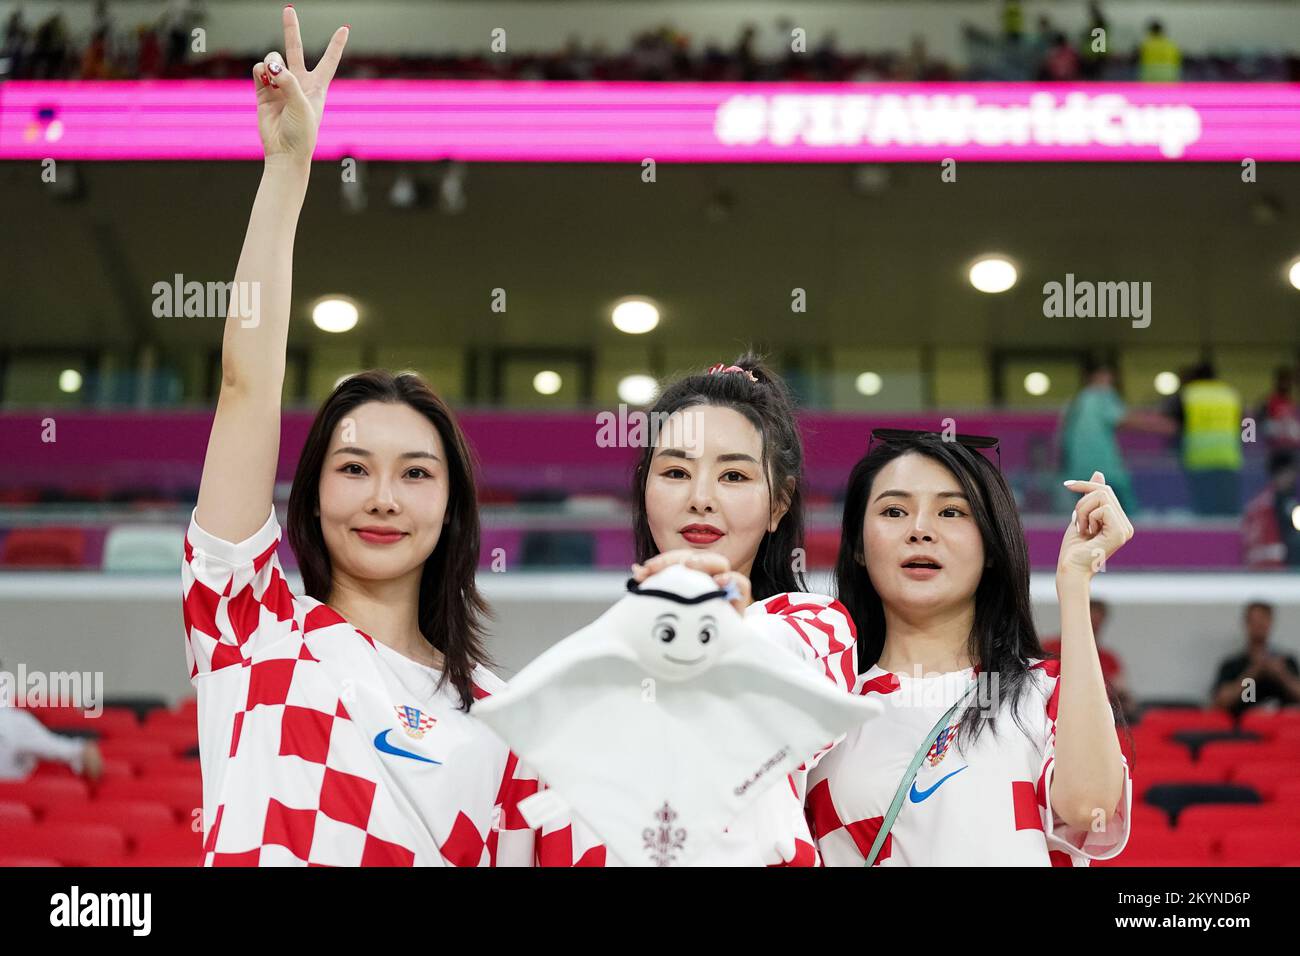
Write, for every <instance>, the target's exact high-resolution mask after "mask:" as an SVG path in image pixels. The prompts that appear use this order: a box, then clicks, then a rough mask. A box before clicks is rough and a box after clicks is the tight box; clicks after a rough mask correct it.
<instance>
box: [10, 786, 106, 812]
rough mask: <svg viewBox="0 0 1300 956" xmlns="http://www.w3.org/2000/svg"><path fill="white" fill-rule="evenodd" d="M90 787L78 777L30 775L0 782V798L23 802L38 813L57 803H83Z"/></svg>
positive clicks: (88, 796)
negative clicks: (26, 777) (22, 778)
mask: <svg viewBox="0 0 1300 956" xmlns="http://www.w3.org/2000/svg"><path fill="white" fill-rule="evenodd" d="M89 799H90V788H89V787H88V786H86V782H85V781H84V780H82V779H81V778H80V777H67V778H60V777H31V778H29V779H27V780H6V781H3V782H0V800H4V801H7V802H13V803H25V804H26V805H27V806H29V807H31V808H32V809H33V810H35V811H36V813H37V814H38V815H39V814H41V813H44V812H45V809H46V808H47V807H49V806H51V805H53V804H57V803H84V802H85V801H87V800H89Z"/></svg>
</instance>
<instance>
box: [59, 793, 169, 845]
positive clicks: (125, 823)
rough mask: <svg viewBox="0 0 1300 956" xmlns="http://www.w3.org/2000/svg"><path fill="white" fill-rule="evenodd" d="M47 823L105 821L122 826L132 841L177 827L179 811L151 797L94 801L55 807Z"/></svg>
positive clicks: (115, 825)
mask: <svg viewBox="0 0 1300 956" xmlns="http://www.w3.org/2000/svg"><path fill="white" fill-rule="evenodd" d="M45 822H46V823H102V824H105V825H107V826H114V827H117V828H118V829H120V830H121V831H122V832H123V833H124V834H126V837H127V839H128V840H132V841H137V842H138V841H139V840H140V838H141V837H144V836H148V835H150V834H153V833H157V832H158V831H160V830H161V831H166V830H170V829H172V828H173V827H175V826H176V814H175V813H174V812H173V811H172V808H171V807H169V806H168V805H167V804H165V803H158V802H156V801H148V800H120V799H109V800H92V801H90V802H89V803H86V804H82V805H79V806H77V805H72V804H63V805H62V806H57V807H51V808H50V810H49V812H48V813H46V814H45Z"/></svg>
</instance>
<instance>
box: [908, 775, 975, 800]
mask: <svg viewBox="0 0 1300 956" xmlns="http://www.w3.org/2000/svg"><path fill="white" fill-rule="evenodd" d="M965 769H966V768H965V767H958V768H957V769H956V770H954V771H953V772H952V773H950V774H948V775H947V776H946V777H940V778H939V783H936V784H935V785H934V786H932V787H930V788H929V789H928V790H917V789H916V781H915V780H913V781H912V792H911V793H909V794H908V795H907V796H908V798H909V799H910V800H911V801H912V802H913V803H920V802H921V801H922V800H924V799H925V798H926V797H928V796H929V795H930V794H932V793H934V792H935V791H936V790H938V789H939V786H940V784H942V783H943V782H944V781H945V780H947V779H948V777H955V776H957V774H959V773H961V772H962V771H963V770H965Z"/></svg>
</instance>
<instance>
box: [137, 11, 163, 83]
mask: <svg viewBox="0 0 1300 956" xmlns="http://www.w3.org/2000/svg"><path fill="white" fill-rule="evenodd" d="M136 39H137V47H136V50H137V52H136V66H135V69H136V75H137V76H139V77H141V78H142V79H149V78H151V77H155V76H158V75H159V73H160V72H161V71H162V43H161V41H160V40H159V39H158V30H157V29H156V28H155V27H153V26H150V25H147V24H146V25H144V26H141V27H140V28H139V29H138V30H137V31H136Z"/></svg>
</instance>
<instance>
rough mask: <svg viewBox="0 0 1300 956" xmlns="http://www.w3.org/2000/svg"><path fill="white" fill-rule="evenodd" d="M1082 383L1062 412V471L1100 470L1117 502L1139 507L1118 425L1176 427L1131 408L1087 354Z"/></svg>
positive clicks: (1100, 364)
mask: <svg viewBox="0 0 1300 956" xmlns="http://www.w3.org/2000/svg"><path fill="white" fill-rule="evenodd" d="M1085 379H1086V380H1085V384H1084V386H1083V388H1082V389H1080V390H1079V393H1078V394H1077V395H1075V396H1074V398H1073V399H1072V400H1071V401H1070V404H1069V405H1067V406H1066V407H1065V411H1064V412H1063V413H1062V415H1061V426H1060V444H1061V467H1062V470H1063V472H1064V474H1066V475H1074V474H1083V472H1084V471H1087V472H1088V473H1089V474H1091V473H1092V472H1093V471H1100V472H1101V473H1102V474H1104V475H1105V476H1106V484H1108V485H1110V486H1111V487H1112V488H1114V489H1115V495H1116V497H1118V498H1119V501H1120V506H1121V507H1123V509H1124V510H1125V511H1126V512H1127V513H1128V514H1130V515H1132V514H1135V513H1136V512H1137V511H1138V501H1137V496H1136V495H1135V493H1134V491H1133V481H1132V478H1131V476H1130V475H1129V471H1128V467H1127V466H1126V465H1125V464H1124V455H1123V453H1122V452H1121V451H1120V447H1119V441H1118V439H1117V438H1116V436H1115V433H1116V432H1117V431H1118V430H1119V429H1121V428H1130V429H1135V430H1139V431H1151V432H1158V433H1160V434H1166V435H1167V434H1172V433H1173V431H1175V430H1176V426H1175V425H1173V424H1172V423H1171V422H1169V421H1168V420H1166V419H1165V418H1164V417H1163V416H1160V415H1157V414H1154V413H1149V412H1143V411H1130V410H1129V409H1128V406H1126V405H1125V404H1124V400H1123V399H1122V398H1120V395H1119V392H1118V391H1117V390H1116V389H1115V376H1114V373H1113V372H1112V371H1111V369H1110V367H1109V366H1108V365H1106V364H1105V363H1104V362H1099V361H1096V360H1093V359H1089V361H1088V363H1087V365H1086V366H1085Z"/></svg>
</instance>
